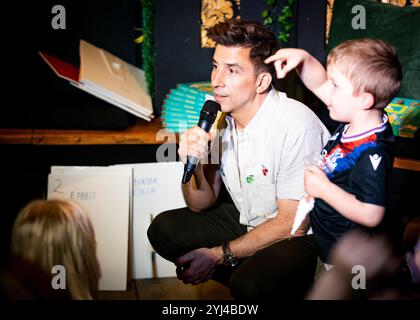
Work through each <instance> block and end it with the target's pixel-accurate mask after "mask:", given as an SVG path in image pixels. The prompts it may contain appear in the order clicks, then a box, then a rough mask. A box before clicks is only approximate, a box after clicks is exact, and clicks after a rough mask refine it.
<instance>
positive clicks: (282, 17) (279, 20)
mask: <svg viewBox="0 0 420 320" xmlns="http://www.w3.org/2000/svg"><path fill="white" fill-rule="evenodd" d="M286 20H287V18H285V17H284V16H278V17H277V21H278V22H279V23H280V24H284V23H285V22H286Z"/></svg>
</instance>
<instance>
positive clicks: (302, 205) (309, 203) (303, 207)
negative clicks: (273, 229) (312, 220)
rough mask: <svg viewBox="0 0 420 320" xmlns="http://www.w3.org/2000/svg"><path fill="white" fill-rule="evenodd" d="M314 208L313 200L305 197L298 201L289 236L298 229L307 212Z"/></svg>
mask: <svg viewBox="0 0 420 320" xmlns="http://www.w3.org/2000/svg"><path fill="white" fill-rule="evenodd" d="M313 207H314V198H312V197H310V196H308V195H305V196H304V197H303V198H302V199H300V200H299V205H298V208H297V211H296V216H295V221H293V227H292V232H291V234H294V233H295V232H296V230H297V229H299V227H300V225H301V224H302V222H303V220H305V218H306V216H307V215H308V213H309V211H311V210H312V208H313Z"/></svg>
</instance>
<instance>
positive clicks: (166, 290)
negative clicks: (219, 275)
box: [97, 278, 232, 300]
mask: <svg viewBox="0 0 420 320" xmlns="http://www.w3.org/2000/svg"><path fill="white" fill-rule="evenodd" d="M97 299H98V300H232V296H231V295H230V293H229V289H228V288H226V287H225V286H223V285H221V284H220V283H218V282H216V281H213V280H209V281H207V282H206V283H202V284H199V285H196V286H193V285H186V284H184V283H183V282H182V281H180V280H178V279H177V278H159V279H138V280H132V281H131V282H130V283H129V284H128V286H127V290H126V291H100V292H99V293H98V296H97Z"/></svg>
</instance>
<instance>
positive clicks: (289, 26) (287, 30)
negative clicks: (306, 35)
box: [284, 23, 295, 32]
mask: <svg viewBox="0 0 420 320" xmlns="http://www.w3.org/2000/svg"><path fill="white" fill-rule="evenodd" d="M294 26H295V25H294V24H293V23H290V24H286V25H285V26H284V31H286V32H289V31H290V30H292V29H293V27H294Z"/></svg>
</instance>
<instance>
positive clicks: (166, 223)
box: [147, 211, 176, 258]
mask: <svg viewBox="0 0 420 320" xmlns="http://www.w3.org/2000/svg"><path fill="white" fill-rule="evenodd" d="M174 218H175V217H174V215H172V214H171V213H170V212H169V211H165V212H162V213H160V214H159V215H157V216H156V217H155V218H154V219H153V221H152V223H151V224H150V226H149V228H148V229H147V237H148V238H149V241H150V244H151V245H152V247H153V248H154V249H155V250H156V251H157V252H158V253H159V254H160V255H161V256H163V257H165V256H168V255H169V252H165V251H167V248H168V247H170V245H171V234H172V233H173V232H174V229H176V228H175V227H174V223H173V220H174ZM165 258H166V257H165Z"/></svg>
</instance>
